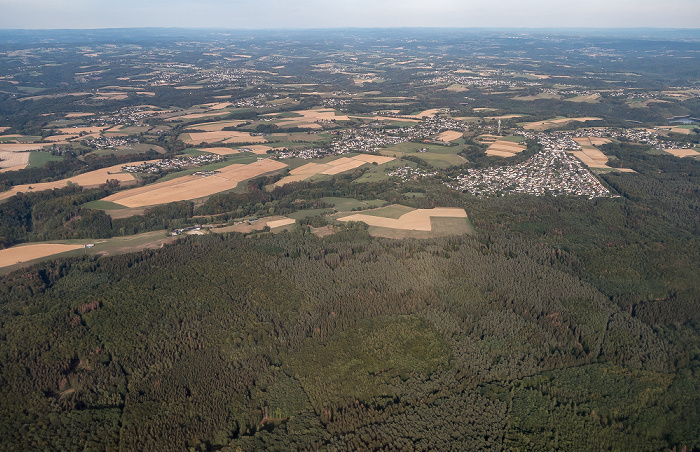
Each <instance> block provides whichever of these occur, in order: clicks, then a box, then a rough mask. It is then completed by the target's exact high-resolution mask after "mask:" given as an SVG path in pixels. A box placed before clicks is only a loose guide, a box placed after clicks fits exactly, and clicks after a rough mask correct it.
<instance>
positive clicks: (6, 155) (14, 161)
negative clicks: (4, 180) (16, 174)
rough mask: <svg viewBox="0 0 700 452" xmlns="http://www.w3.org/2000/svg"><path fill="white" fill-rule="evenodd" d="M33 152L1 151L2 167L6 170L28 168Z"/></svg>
mask: <svg viewBox="0 0 700 452" xmlns="http://www.w3.org/2000/svg"><path fill="white" fill-rule="evenodd" d="M30 155H31V152H8V151H0V168H2V169H3V170H5V171H15V170H20V169H23V168H26V167H27V165H28V164H29V156H30Z"/></svg>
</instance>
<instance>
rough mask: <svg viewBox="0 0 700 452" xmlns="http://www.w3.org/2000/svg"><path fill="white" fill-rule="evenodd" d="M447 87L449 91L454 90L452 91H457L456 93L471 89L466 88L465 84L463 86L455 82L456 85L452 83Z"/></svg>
mask: <svg viewBox="0 0 700 452" xmlns="http://www.w3.org/2000/svg"><path fill="white" fill-rule="evenodd" d="M445 89H446V90H447V91H452V92H455V93H461V92H463V91H469V89H468V88H466V87H465V86H463V85H457V84H455V85H450V86H448V87H447V88H445Z"/></svg>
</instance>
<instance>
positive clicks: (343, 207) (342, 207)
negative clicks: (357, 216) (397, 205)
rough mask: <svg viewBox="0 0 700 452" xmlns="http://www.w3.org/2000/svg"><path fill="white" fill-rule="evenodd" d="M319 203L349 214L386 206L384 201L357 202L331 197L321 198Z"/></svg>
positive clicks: (351, 199) (352, 199)
mask: <svg viewBox="0 0 700 452" xmlns="http://www.w3.org/2000/svg"><path fill="white" fill-rule="evenodd" d="M321 201H323V202H324V203H326V204H332V205H333V207H334V209H335V210H337V211H339V212H350V211H352V210H364V209H371V208H374V207H381V206H383V205H384V204H386V201H384V200H381V199H374V200H370V201H359V200H357V199H354V198H336V197H332V196H327V197H325V198H321Z"/></svg>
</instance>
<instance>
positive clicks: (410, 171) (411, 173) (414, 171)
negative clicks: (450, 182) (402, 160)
mask: <svg viewBox="0 0 700 452" xmlns="http://www.w3.org/2000/svg"><path fill="white" fill-rule="evenodd" d="M386 174H387V175H388V176H392V177H393V176H396V177H398V178H400V179H401V181H402V182H406V181H409V180H414V179H420V178H421V177H431V176H437V175H438V174H439V171H426V170H423V169H420V168H413V167H411V166H408V165H404V166H399V167H398V168H394V169H393V170H391V171H388V172H387V173H386Z"/></svg>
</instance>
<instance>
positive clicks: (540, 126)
mask: <svg viewBox="0 0 700 452" xmlns="http://www.w3.org/2000/svg"><path fill="white" fill-rule="evenodd" d="M600 120H601V118H592V117H582V118H559V119H548V120H546V121H537V122H530V123H527V124H525V125H524V126H523V127H524V128H525V129H528V130H535V131H538V132H541V131H543V130H548V129H553V128H555V127H559V126H563V125H564V124H567V123H570V122H573V121H578V122H587V121H600Z"/></svg>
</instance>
